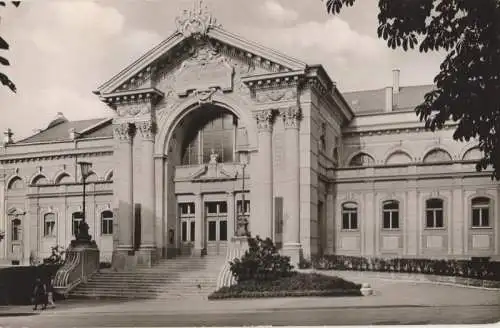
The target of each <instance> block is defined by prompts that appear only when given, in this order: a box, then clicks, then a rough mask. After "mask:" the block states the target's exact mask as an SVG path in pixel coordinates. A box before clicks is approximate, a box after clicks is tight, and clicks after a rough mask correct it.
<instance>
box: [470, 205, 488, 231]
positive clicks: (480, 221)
mask: <svg viewBox="0 0 500 328" xmlns="http://www.w3.org/2000/svg"><path fill="white" fill-rule="evenodd" d="M471 205H472V227H473V228H485V227H490V208H491V200H490V199H489V198H488V197H476V198H474V199H472V204H471Z"/></svg>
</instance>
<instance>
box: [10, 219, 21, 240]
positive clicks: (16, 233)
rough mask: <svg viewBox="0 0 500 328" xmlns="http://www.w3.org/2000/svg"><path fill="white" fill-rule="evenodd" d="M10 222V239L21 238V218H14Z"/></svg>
mask: <svg viewBox="0 0 500 328" xmlns="http://www.w3.org/2000/svg"><path fill="white" fill-rule="evenodd" d="M11 224H12V241H19V240H21V234H20V232H21V220H19V219H14V220H12V221H11Z"/></svg>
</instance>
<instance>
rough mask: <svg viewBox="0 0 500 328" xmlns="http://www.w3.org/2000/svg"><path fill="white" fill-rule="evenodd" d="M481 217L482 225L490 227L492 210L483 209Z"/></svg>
mask: <svg viewBox="0 0 500 328" xmlns="http://www.w3.org/2000/svg"><path fill="white" fill-rule="evenodd" d="M481 219H482V222H481V223H482V226H483V227H489V226H490V211H489V210H488V209H487V208H482V209H481Z"/></svg>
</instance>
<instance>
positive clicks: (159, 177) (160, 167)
mask: <svg viewBox="0 0 500 328" xmlns="http://www.w3.org/2000/svg"><path fill="white" fill-rule="evenodd" d="M154 161H155V179H154V180H155V181H154V183H155V217H156V219H155V242H156V249H157V254H158V257H164V256H166V247H167V243H168V239H167V240H165V230H166V229H165V221H164V218H165V213H166V212H165V206H164V199H166V198H167V193H166V192H165V190H166V186H164V183H165V181H164V179H165V161H166V155H156V156H155V159H154Z"/></svg>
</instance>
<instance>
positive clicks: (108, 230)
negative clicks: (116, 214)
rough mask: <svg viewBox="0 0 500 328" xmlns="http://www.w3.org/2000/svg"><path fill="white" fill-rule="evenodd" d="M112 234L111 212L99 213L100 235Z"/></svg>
mask: <svg viewBox="0 0 500 328" xmlns="http://www.w3.org/2000/svg"><path fill="white" fill-rule="evenodd" d="M112 234H113V212H111V211H104V212H102V213H101V235H112Z"/></svg>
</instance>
